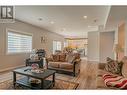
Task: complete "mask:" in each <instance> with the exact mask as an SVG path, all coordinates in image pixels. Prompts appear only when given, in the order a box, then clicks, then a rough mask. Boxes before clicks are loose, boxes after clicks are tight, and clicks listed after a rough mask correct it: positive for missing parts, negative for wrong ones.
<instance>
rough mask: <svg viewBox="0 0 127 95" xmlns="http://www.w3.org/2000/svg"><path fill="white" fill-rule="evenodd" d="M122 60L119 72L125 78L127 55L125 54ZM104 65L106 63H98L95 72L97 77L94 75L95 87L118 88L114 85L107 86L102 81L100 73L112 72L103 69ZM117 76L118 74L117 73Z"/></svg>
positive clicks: (126, 73)
mask: <svg viewBox="0 0 127 95" xmlns="http://www.w3.org/2000/svg"><path fill="white" fill-rule="evenodd" d="M122 62H123V66H122V70H121V73H122V76H123V77H125V78H127V57H126V56H125V57H124V58H123V59H122ZM105 65H106V63H99V66H98V73H97V77H96V81H97V89H118V88H115V87H110V88H109V87H107V86H106V85H105V84H104V81H103V79H102V75H104V74H112V73H111V72H107V71H105V69H104V68H105ZM113 75H117V74H113ZM117 76H119V75H117Z"/></svg>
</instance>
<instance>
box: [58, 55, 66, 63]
mask: <svg viewBox="0 0 127 95" xmlns="http://www.w3.org/2000/svg"><path fill="white" fill-rule="evenodd" d="M59 61H62V62H65V61H66V54H64V53H61V54H60V55H59Z"/></svg>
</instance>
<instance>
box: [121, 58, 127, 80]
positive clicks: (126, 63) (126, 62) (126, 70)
mask: <svg viewBox="0 0 127 95" xmlns="http://www.w3.org/2000/svg"><path fill="white" fill-rule="evenodd" d="M122 62H123V66H122V75H123V76H124V77H126V78H127V56H125V57H124V58H123V59H122Z"/></svg>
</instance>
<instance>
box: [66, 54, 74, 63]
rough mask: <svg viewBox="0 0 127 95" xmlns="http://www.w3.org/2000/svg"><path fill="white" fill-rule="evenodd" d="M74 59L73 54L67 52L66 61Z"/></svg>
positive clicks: (71, 61)
mask: <svg viewBox="0 0 127 95" xmlns="http://www.w3.org/2000/svg"><path fill="white" fill-rule="evenodd" d="M74 60H75V56H73V55H72V54H68V55H67V56H66V61H67V62H69V63H73V61H74Z"/></svg>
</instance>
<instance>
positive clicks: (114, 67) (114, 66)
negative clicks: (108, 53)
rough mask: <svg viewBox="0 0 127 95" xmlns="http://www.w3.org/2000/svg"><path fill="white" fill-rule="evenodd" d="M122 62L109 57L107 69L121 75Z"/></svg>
mask: <svg viewBox="0 0 127 95" xmlns="http://www.w3.org/2000/svg"><path fill="white" fill-rule="evenodd" d="M122 65H123V63H122V62H118V61H115V60H112V59H111V58H109V57H108V58H107V64H106V66H105V70H106V71H108V72H111V73H114V74H119V75H121V69H122Z"/></svg>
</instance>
